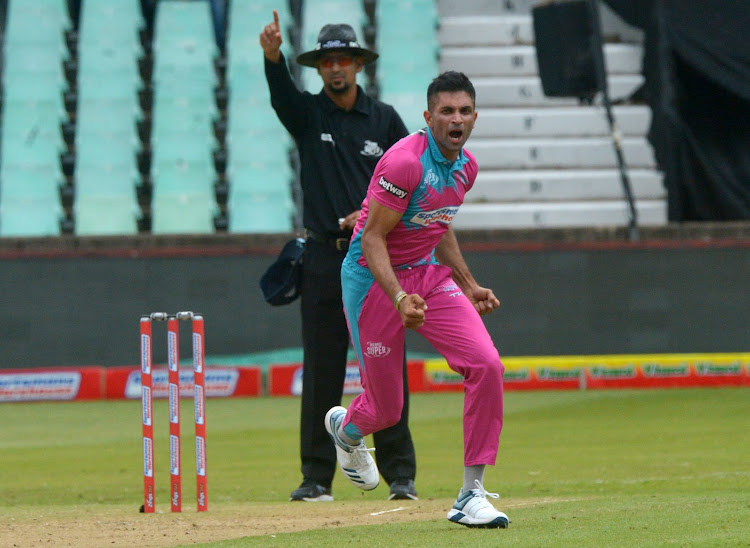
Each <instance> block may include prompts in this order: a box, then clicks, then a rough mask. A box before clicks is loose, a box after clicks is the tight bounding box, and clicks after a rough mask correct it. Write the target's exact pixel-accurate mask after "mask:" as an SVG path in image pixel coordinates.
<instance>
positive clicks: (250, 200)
mask: <svg viewBox="0 0 750 548" xmlns="http://www.w3.org/2000/svg"><path fill="white" fill-rule="evenodd" d="M293 213H294V208H293V204H292V200H291V196H290V195H289V193H288V192H287V194H286V196H279V195H278V194H277V193H275V192H271V193H263V192H248V193H235V194H234V195H233V196H232V198H231V200H230V201H229V232H232V233H235V234H238V233H274V232H291V231H292V215H293Z"/></svg>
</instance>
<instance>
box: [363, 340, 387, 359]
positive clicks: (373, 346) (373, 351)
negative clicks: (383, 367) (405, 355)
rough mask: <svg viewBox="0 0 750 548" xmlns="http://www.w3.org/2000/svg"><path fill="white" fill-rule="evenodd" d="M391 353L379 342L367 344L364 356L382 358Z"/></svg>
mask: <svg viewBox="0 0 750 548" xmlns="http://www.w3.org/2000/svg"><path fill="white" fill-rule="evenodd" d="M390 353H391V349H390V348H389V347H387V346H385V345H384V344H383V343H381V342H368V343H367V348H366V349H365V354H366V355H367V356H369V357H370V358H384V357H386V356H387V355H388V354H390Z"/></svg>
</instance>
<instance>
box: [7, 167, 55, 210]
mask: <svg viewBox="0 0 750 548" xmlns="http://www.w3.org/2000/svg"><path fill="white" fill-rule="evenodd" d="M59 184H60V173H59V171H58V170H57V169H56V168H55V167H54V166H49V165H43V166H35V167H26V166H17V165H16V166H14V165H5V164H3V166H2V167H0V202H3V201H6V200H24V199H29V200H50V201H54V200H56V199H57V192H58V185H59Z"/></svg>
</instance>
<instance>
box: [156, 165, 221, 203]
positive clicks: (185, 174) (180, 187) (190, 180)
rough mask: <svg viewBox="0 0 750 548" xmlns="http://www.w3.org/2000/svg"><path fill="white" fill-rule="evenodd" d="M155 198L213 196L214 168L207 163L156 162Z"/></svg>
mask: <svg viewBox="0 0 750 548" xmlns="http://www.w3.org/2000/svg"><path fill="white" fill-rule="evenodd" d="M152 173H153V179H154V198H157V197H160V196H162V195H169V196H174V195H180V194H200V195H203V196H205V197H210V196H212V194H213V179H214V172H213V167H212V166H211V165H209V164H207V163H205V162H201V161H196V160H194V159H191V160H187V161H186V160H182V159H177V160H172V161H167V160H164V161H154V165H153V167H152Z"/></svg>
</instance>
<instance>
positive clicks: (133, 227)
mask: <svg viewBox="0 0 750 548" xmlns="http://www.w3.org/2000/svg"><path fill="white" fill-rule="evenodd" d="M73 211H74V214H75V232H76V234H77V235H79V236H91V235H107V236H110V235H112V236H114V235H128V234H136V233H137V232H138V215H139V211H140V209H139V207H138V203H137V202H136V200H135V198H130V199H128V197H126V196H92V195H85V196H81V197H77V198H76V201H75V204H74V206H73Z"/></svg>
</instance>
